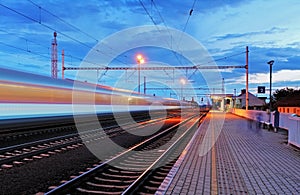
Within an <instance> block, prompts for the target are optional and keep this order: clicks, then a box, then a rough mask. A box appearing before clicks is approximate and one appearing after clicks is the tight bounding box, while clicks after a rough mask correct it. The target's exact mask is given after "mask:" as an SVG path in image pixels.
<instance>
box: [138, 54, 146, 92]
mask: <svg viewBox="0 0 300 195" xmlns="http://www.w3.org/2000/svg"><path fill="white" fill-rule="evenodd" d="M136 61H137V63H138V92H139V93H140V92H141V86H140V85H141V69H140V66H141V64H144V63H145V59H144V57H143V56H142V55H141V54H138V55H137V56H136Z"/></svg>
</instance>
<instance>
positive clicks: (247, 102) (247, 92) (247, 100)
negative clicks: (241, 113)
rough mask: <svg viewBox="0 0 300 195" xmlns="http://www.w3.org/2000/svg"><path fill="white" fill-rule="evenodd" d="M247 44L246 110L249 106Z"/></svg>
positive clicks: (247, 51)
mask: <svg viewBox="0 0 300 195" xmlns="http://www.w3.org/2000/svg"><path fill="white" fill-rule="evenodd" d="M248 53H249V50H248V46H246V110H248V107H249V64H248Z"/></svg>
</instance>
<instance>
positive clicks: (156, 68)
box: [64, 65, 246, 70]
mask: <svg viewBox="0 0 300 195" xmlns="http://www.w3.org/2000/svg"><path fill="white" fill-rule="evenodd" d="M64 68H65V70H138V67H64ZM232 68H246V65H240V66H231V65H226V66H225V65H224V66H152V67H140V69H141V70H175V69H183V70H191V69H232Z"/></svg>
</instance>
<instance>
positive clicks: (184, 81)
mask: <svg viewBox="0 0 300 195" xmlns="http://www.w3.org/2000/svg"><path fill="white" fill-rule="evenodd" d="M180 83H181V99H182V100H183V99H184V98H183V85H185V83H186V80H185V79H184V78H181V79H180Z"/></svg>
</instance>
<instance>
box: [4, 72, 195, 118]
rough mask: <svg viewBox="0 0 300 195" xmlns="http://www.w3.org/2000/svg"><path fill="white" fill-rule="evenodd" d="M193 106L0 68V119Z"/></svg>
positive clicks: (193, 105) (166, 99)
mask: <svg viewBox="0 0 300 195" xmlns="http://www.w3.org/2000/svg"><path fill="white" fill-rule="evenodd" d="M197 106H198V105H197V103H191V102H185V101H178V100H176V99H171V98H160V97H155V96H148V95H143V94H139V93H136V92H132V91H128V90H122V89H116V88H112V87H108V86H103V85H97V84H91V83H87V82H80V81H73V80H61V79H52V78H49V77H45V76H41V75H35V74H30V73H24V72H19V71H15V70H8V69H3V68H0V110H1V112H0V119H10V118H30V117H42V116H63V115H73V114H91V113H90V112H91V108H92V111H93V112H95V113H96V114H101V113H111V112H128V111H147V110H149V109H151V110H168V109H185V108H186V109H189V108H192V107H197Z"/></svg>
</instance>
